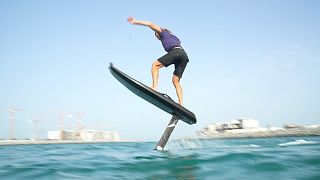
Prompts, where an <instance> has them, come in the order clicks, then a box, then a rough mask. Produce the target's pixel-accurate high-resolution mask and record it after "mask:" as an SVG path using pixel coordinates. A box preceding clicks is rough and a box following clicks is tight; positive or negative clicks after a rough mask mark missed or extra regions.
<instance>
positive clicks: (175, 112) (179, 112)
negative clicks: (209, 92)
mask: <svg viewBox="0 0 320 180" xmlns="http://www.w3.org/2000/svg"><path fill="white" fill-rule="evenodd" d="M109 70H110V72H111V74H112V75H113V76H114V77H115V78H116V79H117V80H118V81H119V82H120V83H121V84H123V85H124V86H125V87H127V88H128V89H129V90H130V91H131V92H133V93H135V94H136V95H137V96H139V97H141V98H142V99H144V100H146V101H148V102H149V103H151V104H153V105H155V106H156V107H158V108H160V109H162V110H163V111H165V112H167V113H169V114H171V115H172V118H171V120H170V121H169V124H168V126H167V127H166V130H165V131H164V133H163V135H162V137H161V139H160V140H159V142H158V144H157V146H156V147H155V149H156V150H163V149H164V146H165V145H166V143H167V142H168V140H169V137H170V135H171V133H172V131H173V130H174V128H175V126H176V124H177V123H178V121H179V120H182V121H184V122H186V123H188V124H195V123H196V122H197V119H196V116H195V115H194V113H193V112H191V111H189V110H188V109H186V108H184V107H183V106H181V105H179V104H178V103H176V102H174V101H173V100H172V99H171V98H170V97H168V96H167V95H164V94H162V93H159V92H157V91H154V90H153V89H151V88H150V87H148V86H146V85H144V84H143V83H141V82H139V81H137V80H135V79H133V78H132V77H130V76H128V75H127V74H125V73H124V72H122V71H120V70H119V69H118V68H116V67H114V65H113V64H112V63H110V66H109Z"/></svg>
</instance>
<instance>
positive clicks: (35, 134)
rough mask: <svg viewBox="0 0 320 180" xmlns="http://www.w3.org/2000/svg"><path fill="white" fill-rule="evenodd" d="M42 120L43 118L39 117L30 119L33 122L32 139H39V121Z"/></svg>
mask: <svg viewBox="0 0 320 180" xmlns="http://www.w3.org/2000/svg"><path fill="white" fill-rule="evenodd" d="M40 121H42V120H39V119H32V120H29V121H28V122H30V123H32V129H33V131H32V139H34V140H37V139H38V135H39V133H38V123H39V122H40Z"/></svg>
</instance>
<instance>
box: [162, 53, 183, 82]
mask: <svg viewBox="0 0 320 180" xmlns="http://www.w3.org/2000/svg"><path fill="white" fill-rule="evenodd" d="M158 61H159V62H160V63H161V64H162V65H164V66H165V67H168V66H170V65H171V64H174V72H173V74H174V75H176V76H178V77H179V78H181V77H182V74H183V71H184V69H185V68H186V66H187V64H188V62H189V59H188V55H187V53H186V52H185V51H184V50H183V49H182V48H175V49H173V50H171V51H170V52H169V53H167V54H166V55H164V56H162V57H161V58H159V59H158Z"/></svg>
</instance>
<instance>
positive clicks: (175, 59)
mask: <svg viewBox="0 0 320 180" xmlns="http://www.w3.org/2000/svg"><path fill="white" fill-rule="evenodd" d="M127 21H128V22H129V23H131V24H135V25H143V26H147V27H149V28H150V29H152V30H153V31H154V32H155V36H156V37H157V38H158V39H159V40H160V41H161V43H162V46H163V48H164V49H165V51H166V52H167V54H165V55H164V56H162V57H160V58H159V59H158V60H156V61H155V62H154V63H153V64H152V68H151V73H152V86H151V88H152V89H153V90H155V91H156V90H157V88H158V79H159V69H160V68H162V67H168V66H169V65H172V64H174V67H175V70H174V72H173V77H172V83H173V85H174V87H175V89H176V93H177V96H178V100H179V104H180V105H181V106H182V104H183V93H182V87H181V85H180V79H181V77H182V74H183V71H184V69H185V68H186V66H187V63H188V62H189V59H188V55H187V53H186V52H185V51H184V50H183V49H182V47H181V41H180V40H179V38H177V37H176V36H175V35H173V34H172V33H171V32H170V31H169V30H167V29H164V28H161V27H160V26H158V25H156V24H154V23H152V22H149V21H143V20H137V19H135V18H133V17H129V18H128V19H127Z"/></svg>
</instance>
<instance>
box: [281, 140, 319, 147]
mask: <svg viewBox="0 0 320 180" xmlns="http://www.w3.org/2000/svg"><path fill="white" fill-rule="evenodd" d="M317 143H318V142H316V141H306V140H303V139H298V140H295V141H291V142H286V143H281V144H279V146H294V145H303V144H317Z"/></svg>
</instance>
